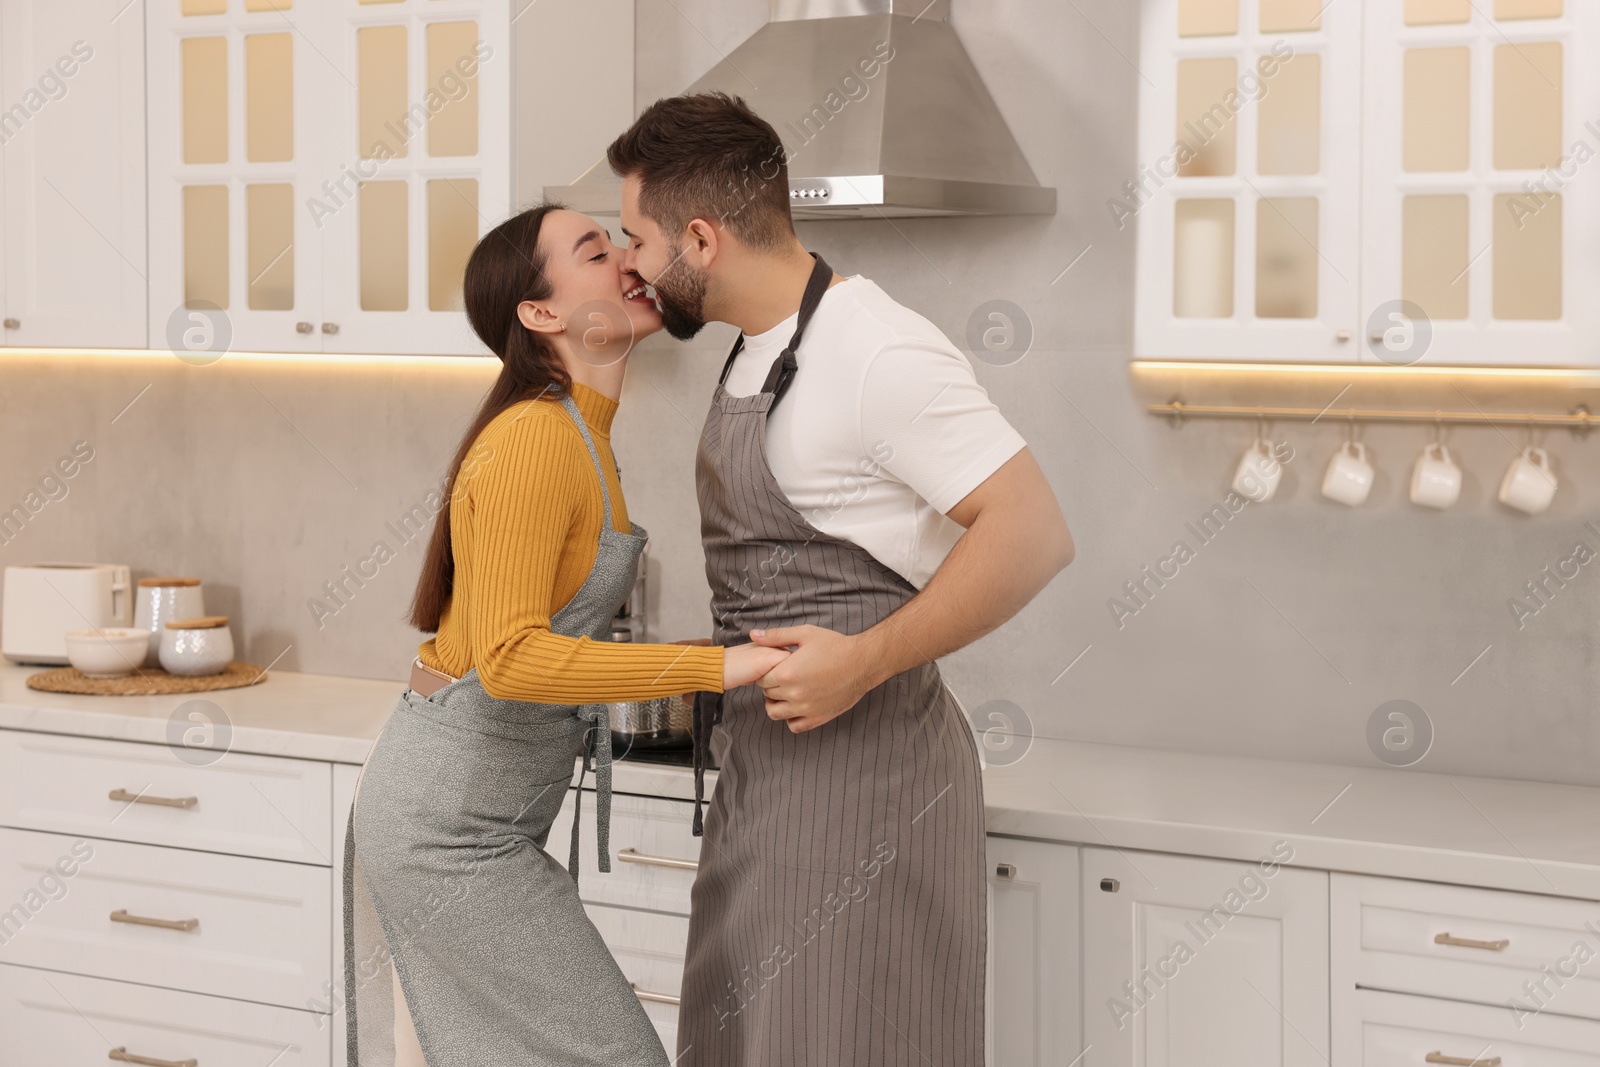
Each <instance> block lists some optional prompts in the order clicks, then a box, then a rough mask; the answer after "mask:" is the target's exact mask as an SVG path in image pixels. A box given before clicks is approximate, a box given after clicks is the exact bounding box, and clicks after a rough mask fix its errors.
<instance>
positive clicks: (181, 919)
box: [0, 830, 333, 1008]
mask: <svg viewBox="0 0 1600 1067" xmlns="http://www.w3.org/2000/svg"><path fill="white" fill-rule="evenodd" d="M63 857H65V858H67V859H68V860H69V861H74V862H72V863H71V866H73V867H75V868H76V869H75V870H74V871H73V874H72V875H71V876H69V877H62V875H61V873H60V868H59V867H58V866H57V865H58V864H59V863H60V862H61V861H62V859H63ZM41 886H43V887H45V889H44V891H43V893H44V898H43V900H42V901H41V903H40V906H39V907H38V908H37V910H33V909H30V908H29V907H28V906H27V905H26V904H23V905H20V906H19V908H18V909H16V910H14V911H13V912H12V914H10V915H8V916H6V917H5V926H6V933H7V937H6V941H5V945H4V947H3V948H0V962H5V963H18V964H26V965H30V966H35V967H50V968H56V969H59V970H65V971H72V972H74V973H77V974H87V975H94V976H96V977H100V978H117V979H122V980H123V981H128V982H142V983H145V984H147V985H158V986H166V987H168V988H172V989H186V990H189V991H191V992H195V993H213V994H216V995H218V996H225V997H236V998H238V999H240V1000H254V1001H260V1002H262V1003H264V1004H277V1005H281V1006H283V1007H286V1008H300V1007H304V1006H305V1005H306V1004H308V1003H310V1002H311V1001H312V1000H313V999H314V998H316V997H318V996H320V995H321V993H322V991H323V989H324V987H325V984H326V983H327V981H328V979H329V969H328V968H329V958H328V950H329V946H330V945H331V943H332V936H333V908H332V902H331V900H330V898H329V886H328V871H327V868H324V867H312V866H309V865H307V864H302V863H278V862H275V861H273V860H258V859H250V858H246V857H243V856H218V855H212V854H210V853H206V852H186V851H183V850H181V849H169V848H157V847H156V846H154V845H132V844H126V843H124V842H121V841H89V840H88V839H86V838H71V837H65V836H62V835H60V834H43V833H34V832H30V831H25V830H0V895H3V896H0V899H5V900H16V901H27V900H28V899H29V896H30V894H37V893H39V892H40V887H41ZM55 886H59V887H60V888H59V890H58V891H57V892H56V893H54V894H52V893H51V892H50V889H51V887H55ZM52 897H53V898H54V899H52ZM24 913H26V914H24ZM13 924H15V928H14V929H13Z"/></svg>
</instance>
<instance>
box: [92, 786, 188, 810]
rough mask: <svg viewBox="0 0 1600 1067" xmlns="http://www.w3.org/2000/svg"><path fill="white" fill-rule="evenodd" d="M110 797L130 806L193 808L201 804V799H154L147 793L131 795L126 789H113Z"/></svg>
mask: <svg viewBox="0 0 1600 1067" xmlns="http://www.w3.org/2000/svg"><path fill="white" fill-rule="evenodd" d="M108 795H109V796H110V797H111V799H112V800H120V801H123V802H124V803H128V804H159V805H161V806H162V807H164V808H192V807H194V806H195V805H196V804H198V803H200V798H199V797H153V796H149V795H148V794H145V793H130V792H128V791H127V790H126V789H113V790H112V791H111V792H110V794H108Z"/></svg>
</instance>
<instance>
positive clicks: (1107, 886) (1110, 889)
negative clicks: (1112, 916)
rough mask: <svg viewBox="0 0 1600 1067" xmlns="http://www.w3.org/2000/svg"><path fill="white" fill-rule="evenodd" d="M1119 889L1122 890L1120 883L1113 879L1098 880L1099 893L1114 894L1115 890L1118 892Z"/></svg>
mask: <svg viewBox="0 0 1600 1067" xmlns="http://www.w3.org/2000/svg"><path fill="white" fill-rule="evenodd" d="M1121 888H1122V883H1121V882H1119V881H1117V880H1116V879H1115V878H1102V879H1100V891H1101V892H1102V893H1115V892H1116V891H1117V890H1119V889H1121Z"/></svg>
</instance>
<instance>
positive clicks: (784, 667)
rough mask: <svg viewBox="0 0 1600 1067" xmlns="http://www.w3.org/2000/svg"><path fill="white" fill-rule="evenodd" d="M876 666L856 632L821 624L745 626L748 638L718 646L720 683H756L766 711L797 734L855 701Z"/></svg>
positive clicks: (732, 686)
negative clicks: (720, 651) (746, 641)
mask: <svg viewBox="0 0 1600 1067" xmlns="http://www.w3.org/2000/svg"><path fill="white" fill-rule="evenodd" d="M695 643H700V642H695ZM705 643H709V642H705ZM876 666H877V665H876V664H875V663H873V662H872V660H871V657H869V656H867V655H865V654H864V652H863V649H862V647H861V641H860V638H859V637H858V636H851V635H847V634H841V633H837V632H835V631H833V630H828V629H824V628H823V627H821V626H783V627H778V628H774V629H767V630H751V631H750V643H749V644H746V645H730V646H729V647H728V648H727V649H726V650H725V651H724V652H723V672H722V687H723V689H724V691H726V690H729V689H736V688H738V687H739V686H741V685H753V684H755V685H760V686H761V690H762V693H763V695H764V696H765V698H766V709H767V715H768V716H769V717H771V718H772V719H774V720H776V721H778V722H782V723H783V724H784V725H786V726H788V727H789V732H790V733H796V734H798V733H804V732H805V731H807V730H815V729H816V728H817V727H819V726H821V725H823V724H824V723H828V722H831V721H833V720H834V719H836V718H838V717H839V716H840V715H843V714H844V713H845V712H847V711H849V710H850V709H851V708H853V707H855V705H856V704H857V703H858V702H859V701H860V700H861V698H862V697H864V696H866V694H867V692H868V690H870V689H872V687H873V686H875V685H877V684H878V682H879V681H881V679H879V678H878V677H876V676H875V668H876Z"/></svg>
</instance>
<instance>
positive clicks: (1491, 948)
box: [1433, 933, 1511, 952]
mask: <svg viewBox="0 0 1600 1067" xmlns="http://www.w3.org/2000/svg"><path fill="white" fill-rule="evenodd" d="M1433 943H1434V944H1435V945H1454V946H1456V947H1457V948H1481V949H1483V950H1484V951H1485V952H1504V951H1505V950H1506V949H1507V948H1508V947H1510V945H1511V940H1510V938H1505V937H1502V938H1501V939H1500V940H1498V941H1477V940H1474V939H1473V938H1470V937H1456V936H1455V935H1454V934H1450V933H1443V934H1434V935H1433Z"/></svg>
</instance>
